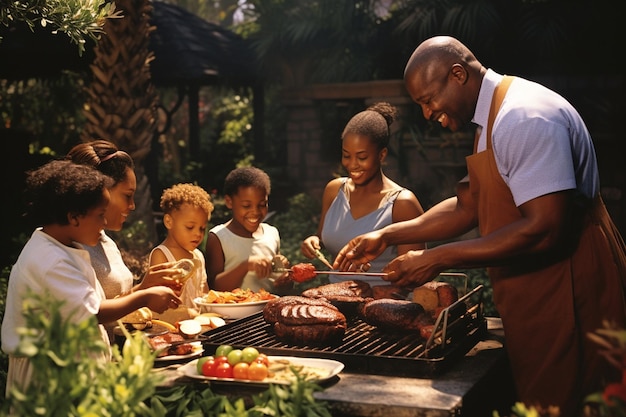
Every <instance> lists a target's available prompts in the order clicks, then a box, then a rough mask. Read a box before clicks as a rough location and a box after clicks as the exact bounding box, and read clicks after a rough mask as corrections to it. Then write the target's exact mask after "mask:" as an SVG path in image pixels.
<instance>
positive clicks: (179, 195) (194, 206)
mask: <svg viewBox="0 0 626 417" xmlns="http://www.w3.org/2000/svg"><path fill="white" fill-rule="evenodd" d="M160 207H161V210H163V225H164V226H165V228H166V229H167V237H166V238H165V239H164V240H163V242H161V244H160V245H158V246H157V247H155V248H154V249H152V251H151V252H150V260H149V263H150V265H156V264H160V263H163V262H171V261H179V260H182V259H190V260H192V261H193V263H194V267H193V270H192V272H191V273H190V274H189V276H188V277H186V279H185V281H184V284H183V287H182V290H181V295H180V298H181V299H182V300H183V304H182V305H181V306H180V307H179V308H178V309H177V310H170V311H167V312H165V313H164V314H162V315H161V317H160V318H161V319H162V320H166V321H170V322H176V321H179V320H184V319H186V318H190V317H193V316H195V315H197V314H198V313H199V311H198V308H197V306H196V304H195V303H194V301H193V300H194V299H195V298H197V297H201V296H203V295H204V294H206V293H207V292H208V283H207V274H206V268H205V260H204V254H203V253H202V252H201V251H200V249H198V245H200V244H201V243H202V242H203V240H204V234H205V232H206V228H207V223H208V221H209V220H210V219H211V213H212V212H213V203H211V197H210V196H209V194H208V193H207V192H206V191H205V190H204V189H203V188H202V187H199V186H197V185H194V184H176V185H174V186H172V187H170V188H168V189H166V190H164V191H163V194H162V195H161V202H160Z"/></svg>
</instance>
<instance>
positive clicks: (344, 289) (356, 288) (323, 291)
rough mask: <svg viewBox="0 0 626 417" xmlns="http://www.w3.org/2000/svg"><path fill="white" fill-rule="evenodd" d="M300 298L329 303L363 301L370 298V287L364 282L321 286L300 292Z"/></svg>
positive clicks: (356, 281) (357, 281) (345, 282)
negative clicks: (316, 299)
mask: <svg viewBox="0 0 626 417" xmlns="http://www.w3.org/2000/svg"><path fill="white" fill-rule="evenodd" d="M302 296H304V297H310V298H323V299H325V300H328V301H330V302H331V303H332V302H333V301H354V300H355V299H356V300H358V301H363V300H365V299H366V298H371V297H372V287H371V286H370V285H369V284H368V283H367V282H365V281H360V280H351V281H343V282H336V283H332V284H326V285H321V286H319V287H315V288H309V289H308V290H304V291H303V292H302Z"/></svg>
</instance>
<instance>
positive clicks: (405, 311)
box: [360, 298, 434, 331]
mask: <svg viewBox="0 0 626 417" xmlns="http://www.w3.org/2000/svg"><path fill="white" fill-rule="evenodd" d="M360 314H361V316H362V318H363V320H365V322H366V323H368V324H371V325H372V326H376V327H378V328H379V329H381V330H417V331H421V330H422V327H424V326H427V325H432V324H433V323H434V320H433V317H432V315H431V314H429V313H427V312H426V311H425V310H424V307H422V306H421V305H419V304H417V303H414V302H412V301H408V300H392V299H386V298H381V299H378V300H372V301H369V302H367V303H366V304H364V305H363V307H362V308H361V309H360Z"/></svg>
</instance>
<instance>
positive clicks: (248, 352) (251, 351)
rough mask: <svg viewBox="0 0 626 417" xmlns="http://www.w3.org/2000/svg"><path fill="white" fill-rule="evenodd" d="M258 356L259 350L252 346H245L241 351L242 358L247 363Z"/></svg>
mask: <svg viewBox="0 0 626 417" xmlns="http://www.w3.org/2000/svg"><path fill="white" fill-rule="evenodd" d="M258 357H259V351H258V350H257V349H256V348H254V347H252V346H248V347H245V348H243V350H242V351H241V360H242V361H244V362H246V363H252V361H253V360H255V359H256V358H258Z"/></svg>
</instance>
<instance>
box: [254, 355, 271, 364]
mask: <svg viewBox="0 0 626 417" xmlns="http://www.w3.org/2000/svg"><path fill="white" fill-rule="evenodd" d="M252 362H258V363H262V364H263V365H265V366H270V360H269V358H268V357H267V355H266V354H265V353H259V355H258V356H257V357H256V358H255V359H254V360H253V361H252Z"/></svg>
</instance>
